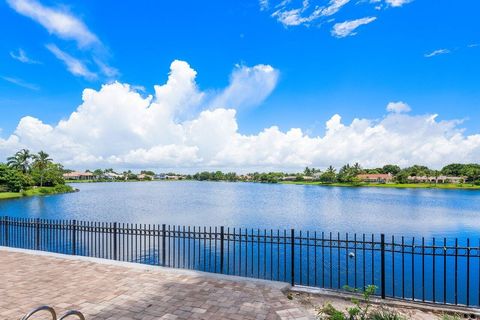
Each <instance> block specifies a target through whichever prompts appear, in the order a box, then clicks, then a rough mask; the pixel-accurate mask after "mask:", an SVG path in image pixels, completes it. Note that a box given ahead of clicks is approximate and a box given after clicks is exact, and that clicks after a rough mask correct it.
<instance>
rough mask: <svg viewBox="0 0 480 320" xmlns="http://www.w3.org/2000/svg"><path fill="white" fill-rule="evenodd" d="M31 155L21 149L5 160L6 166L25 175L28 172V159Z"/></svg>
mask: <svg viewBox="0 0 480 320" xmlns="http://www.w3.org/2000/svg"><path fill="white" fill-rule="evenodd" d="M31 158H32V155H31V154H30V151H29V150H28V149H22V150H20V151H18V152H17V153H15V155H14V156H12V157H8V158H7V165H8V166H9V167H11V168H15V169H17V170H21V171H22V172H23V173H27V172H28V171H29V170H30V159H31Z"/></svg>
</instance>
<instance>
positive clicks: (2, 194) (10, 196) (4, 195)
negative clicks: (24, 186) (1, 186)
mask: <svg viewBox="0 0 480 320" xmlns="http://www.w3.org/2000/svg"><path fill="white" fill-rule="evenodd" d="M20 197H22V194H21V193H20V192H0V200H2V199H14V198H20Z"/></svg>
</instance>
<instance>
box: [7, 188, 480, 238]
mask: <svg viewBox="0 0 480 320" xmlns="http://www.w3.org/2000/svg"><path fill="white" fill-rule="evenodd" d="M72 186H74V187H76V188H78V189H80V192H77V193H72V194H64V195H54V196H45V197H31V198H23V199H15V200H4V201H0V215H8V216H15V217H35V218H37V217H38V218H51V219H53V218H56V219H77V220H92V221H117V222H134V223H166V224H176V225H191V226H193V225H196V226H199V225H201V226H220V225H224V226H232V227H234V226H235V227H254V228H268V229H269V228H274V229H276V228H296V229H302V230H319V231H326V232H330V231H332V232H342V233H343V232H356V233H376V234H378V233H382V232H383V233H385V234H387V235H405V236H412V235H415V236H425V237H433V236H442V237H443V236H445V237H449V238H450V237H459V238H466V237H471V238H473V239H477V238H478V237H479V236H480V192H478V191H467V190H426V189H424V190H421V189H420V190H419V189H387V188H341V187H319V186H300V185H282V184H256V183H227V182H193V181H180V182H143V183H90V184H88V183H82V184H72Z"/></svg>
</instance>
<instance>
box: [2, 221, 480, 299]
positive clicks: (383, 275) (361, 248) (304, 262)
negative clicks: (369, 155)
mask: <svg viewBox="0 0 480 320" xmlns="http://www.w3.org/2000/svg"><path fill="white" fill-rule="evenodd" d="M0 245H2V246H9V247H16V248H25V249H34V250H44V251H51V252H57V253H63V254H72V255H81V256H89V257H97V258H105V259H112V260H120V261H130V262H137V263H144V264H151V265H160V266H166V267H172V268H185V269H193V270H200V271H206V272H215V273H223V274H229V275H238V276H243V277H254V278H261V279H267V280H275V281H285V282H290V283H291V284H292V285H305V286H313V287H321V288H332V289H342V288H344V287H345V286H348V287H350V288H356V289H359V290H362V289H363V288H365V287H366V286H367V285H371V284H373V285H375V286H377V288H378V290H377V294H378V295H379V296H381V297H382V298H386V297H391V298H398V299H404V300H414V301H427V302H433V303H437V304H454V305H467V306H471V307H480V239H475V240H471V239H447V238H441V239H439V238H430V239H426V238H415V237H408V238H407V237H403V236H401V237H398V236H397V237H395V236H391V237H386V236H385V235H384V234H380V235H373V234H371V235H366V234H361V235H358V234H353V235H352V234H348V233H345V234H340V233H336V234H333V233H331V232H329V233H325V232H310V231H306V232H305V231H296V230H294V229H291V230H273V229H268V230H267V229H251V228H248V229H247V228H229V227H227V228H225V227H223V226H222V227H198V226H171V225H165V224H163V225H158V224H155V225H152V224H132V223H116V222H113V223H105V222H87V221H76V220H48V219H28V218H10V217H2V218H0Z"/></svg>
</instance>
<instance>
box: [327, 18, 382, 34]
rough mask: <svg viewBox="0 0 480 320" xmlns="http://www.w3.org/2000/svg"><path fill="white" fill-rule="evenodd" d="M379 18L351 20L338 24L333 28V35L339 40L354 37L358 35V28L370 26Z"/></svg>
mask: <svg viewBox="0 0 480 320" xmlns="http://www.w3.org/2000/svg"><path fill="white" fill-rule="evenodd" d="M376 19H377V18H376V17H365V18H361V19H356V20H349V21H344V22H340V23H336V24H335V25H334V26H333V29H332V35H333V36H335V37H337V38H344V37H347V36H354V35H356V34H357V32H356V31H355V30H357V28H358V27H360V26H362V25H365V24H369V23H371V22H373V21H375V20H376Z"/></svg>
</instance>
